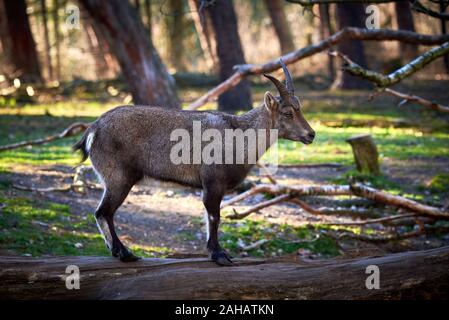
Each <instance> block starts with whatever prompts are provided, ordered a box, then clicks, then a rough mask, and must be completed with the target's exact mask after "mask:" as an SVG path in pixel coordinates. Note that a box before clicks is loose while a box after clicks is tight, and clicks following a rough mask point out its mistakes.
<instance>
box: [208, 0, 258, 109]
mask: <svg viewBox="0 0 449 320" xmlns="http://www.w3.org/2000/svg"><path fill="white" fill-rule="evenodd" d="M207 11H208V13H209V15H210V17H211V20H212V25H213V28H214V33H215V39H216V45H217V48H216V50H217V55H218V59H219V62H220V81H225V80H226V79H228V78H229V77H230V76H231V75H232V74H233V73H234V70H233V67H234V65H236V64H242V63H245V58H244V55H243V49H242V44H241V42H240V37H239V34H238V29H237V16H236V13H235V11H234V6H233V1H232V0H229V1H225V0H218V1H216V2H215V3H214V4H213V5H211V6H209V7H207ZM251 107H252V100H251V91H250V83H249V81H247V80H243V81H241V82H240V83H239V84H238V85H237V86H236V87H235V88H233V89H231V90H228V91H226V92H225V93H223V94H221V95H220V96H219V97H218V108H219V110H221V111H225V112H235V111H238V110H242V109H246V110H248V109H251Z"/></svg>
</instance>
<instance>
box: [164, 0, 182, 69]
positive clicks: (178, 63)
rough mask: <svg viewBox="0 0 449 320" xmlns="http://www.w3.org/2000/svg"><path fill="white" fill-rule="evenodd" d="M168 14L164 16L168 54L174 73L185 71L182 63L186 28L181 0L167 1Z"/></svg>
mask: <svg viewBox="0 0 449 320" xmlns="http://www.w3.org/2000/svg"><path fill="white" fill-rule="evenodd" d="M168 10H169V12H168V13H167V14H166V16H165V22H166V24H167V29H168V52H169V54H170V62H171V65H172V66H173V68H175V70H176V71H181V72H182V71H186V65H185V63H184V33H185V28H186V23H185V18H184V2H183V0H169V1H168Z"/></svg>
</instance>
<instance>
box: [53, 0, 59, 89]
mask: <svg viewBox="0 0 449 320" xmlns="http://www.w3.org/2000/svg"><path fill="white" fill-rule="evenodd" d="M52 16H53V32H54V37H55V48H56V52H55V58H56V66H55V79H56V80H58V81H60V80H61V45H60V42H61V37H60V31H59V0H53V12H52Z"/></svg>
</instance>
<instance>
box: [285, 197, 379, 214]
mask: <svg viewBox="0 0 449 320" xmlns="http://www.w3.org/2000/svg"><path fill="white" fill-rule="evenodd" d="M289 201H290V202H291V203H294V204H297V205H298V206H300V207H301V208H302V209H303V210H304V211H306V212H308V213H311V214H314V215H337V216H339V215H350V216H353V217H354V216H357V217H360V216H364V217H369V216H370V211H369V210H366V209H363V208H362V209H353V208H350V209H349V208H348V209H330V208H320V209H315V208H313V207H312V206H310V205H309V204H307V203H306V202H304V201H302V200H300V199H298V198H293V199H290V200H289Z"/></svg>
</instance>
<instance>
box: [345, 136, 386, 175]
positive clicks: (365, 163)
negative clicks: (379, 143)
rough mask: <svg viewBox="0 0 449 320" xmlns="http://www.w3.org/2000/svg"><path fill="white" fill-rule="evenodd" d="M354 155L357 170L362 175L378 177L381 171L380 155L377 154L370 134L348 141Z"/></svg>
mask: <svg viewBox="0 0 449 320" xmlns="http://www.w3.org/2000/svg"><path fill="white" fill-rule="evenodd" d="M346 142H348V143H349V144H350V145H351V147H352V152H353V154H354V160H355V164H356V166H357V170H358V171H359V172H362V173H370V174H374V175H378V174H379V173H380V169H379V153H378V152H377V147H376V143H375V142H374V139H373V137H372V136H371V135H369V134H364V135H358V136H354V137H351V138H349V139H347V140H346Z"/></svg>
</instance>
